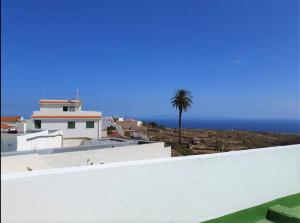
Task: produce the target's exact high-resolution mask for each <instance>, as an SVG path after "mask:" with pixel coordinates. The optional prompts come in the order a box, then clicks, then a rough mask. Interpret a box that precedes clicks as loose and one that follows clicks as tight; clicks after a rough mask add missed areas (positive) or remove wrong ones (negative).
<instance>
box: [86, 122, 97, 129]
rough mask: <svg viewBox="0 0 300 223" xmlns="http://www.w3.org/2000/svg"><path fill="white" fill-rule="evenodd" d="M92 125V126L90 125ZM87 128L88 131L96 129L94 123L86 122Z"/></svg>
mask: <svg viewBox="0 0 300 223" xmlns="http://www.w3.org/2000/svg"><path fill="white" fill-rule="evenodd" d="M89 124H90V125H89ZM85 127H86V128H87V129H94V128H95V122H94V121H86V123H85Z"/></svg>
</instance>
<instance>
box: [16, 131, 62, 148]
mask: <svg viewBox="0 0 300 223" xmlns="http://www.w3.org/2000/svg"><path fill="white" fill-rule="evenodd" d="M62 145H63V133H62V131H61V130H58V131H52V132H50V131H48V130H44V131H39V132H35V133H28V134H24V135H19V136H17V151H27V150H37V149H46V148H58V147H62Z"/></svg>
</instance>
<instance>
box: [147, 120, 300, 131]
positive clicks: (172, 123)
mask: <svg viewBox="0 0 300 223" xmlns="http://www.w3.org/2000/svg"><path fill="white" fill-rule="evenodd" d="M141 120H142V121H144V122H156V123H158V124H159V125H163V126H165V127H168V128H178V119H176V118H141ZM182 128H186V129H212V130H242V131H255V132H271V133H296V134H299V133H300V120H299V119H220V118H215V119H213V118H210V119H202V118H185V119H184V118H183V119H182Z"/></svg>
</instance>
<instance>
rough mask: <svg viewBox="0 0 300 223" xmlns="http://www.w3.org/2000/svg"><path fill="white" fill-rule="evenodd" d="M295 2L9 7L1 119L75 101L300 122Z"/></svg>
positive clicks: (107, 108)
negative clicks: (47, 103)
mask: <svg viewBox="0 0 300 223" xmlns="http://www.w3.org/2000/svg"><path fill="white" fill-rule="evenodd" d="M298 31H299V5H298V3H297V0H289V1H286V0H272V1H271V0H251V1H250V0H245V1H240V0H199V1H189V0H187V1H172V0H168V1H167V0H162V1H158V0H154V1H131V0H128V1H126V0H119V1H114V0H111V1H108V0H107V1H101V0H99V1H92V0H85V1H84V0H81V1H75V0H60V1H58V0H51V1H46V0H34V1H33V0H26V1H25V0H4V1H2V52H1V53H2V68H1V69H2V72H1V73H2V77H1V79H2V82H1V91H2V92H1V93H2V94H1V105H2V106H1V112H2V115H16V114H20V115H23V116H29V115H31V113H32V111H33V110H37V108H38V104H37V101H38V100H39V99H40V98H55V99H56V98H57V99H60V98H72V97H75V95H76V94H75V92H76V88H79V91H80V97H81V98H82V99H83V101H84V108H85V109H92V110H100V111H102V112H103V113H104V115H120V116H126V117H151V116H155V117H156V116H157V117H176V115H177V112H176V111H175V110H174V109H173V108H172V107H171V106H170V104H169V99H170V97H171V95H172V94H173V92H174V91H175V89H177V88H185V89H189V90H191V92H192V95H193V100H194V105H193V108H192V109H191V110H190V111H189V112H188V113H187V114H185V116H186V117H190V118H225V119H226V118H253V119H260V118H263V119H264V118H270V119H282V118H287V119H295V118H298V119H299V118H300V117H299V112H300V105H299V103H300V98H299V97H300V96H299V94H300V93H299V85H300V82H299V64H298V63H299V42H298V40H299V32H298Z"/></svg>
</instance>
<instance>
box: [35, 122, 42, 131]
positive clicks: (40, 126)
mask: <svg viewBox="0 0 300 223" xmlns="http://www.w3.org/2000/svg"><path fill="white" fill-rule="evenodd" d="M34 128H35V129H41V128H42V120H34Z"/></svg>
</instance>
